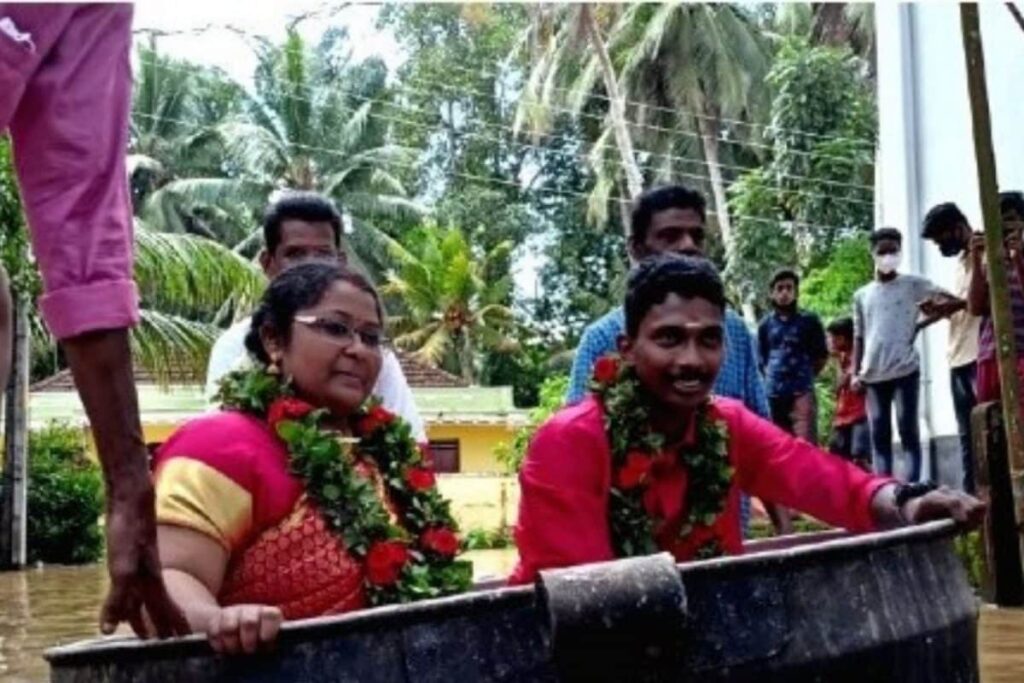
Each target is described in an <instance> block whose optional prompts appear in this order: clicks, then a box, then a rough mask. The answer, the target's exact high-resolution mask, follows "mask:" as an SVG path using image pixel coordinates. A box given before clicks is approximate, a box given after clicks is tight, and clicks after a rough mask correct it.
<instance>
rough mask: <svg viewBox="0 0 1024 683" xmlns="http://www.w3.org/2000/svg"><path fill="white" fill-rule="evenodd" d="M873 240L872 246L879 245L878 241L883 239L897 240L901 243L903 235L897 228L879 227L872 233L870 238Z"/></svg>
mask: <svg viewBox="0 0 1024 683" xmlns="http://www.w3.org/2000/svg"><path fill="white" fill-rule="evenodd" d="M868 240H869V241H870V242H871V248H872V249H873V248H875V247H877V246H878V243H879V242H881V241H882V240H896V241H897V242H899V243H900V244H901V245H902V244H903V235H901V234H900V231H899V230H897V229H896V228H879V229H878V230H875V231H874V232H873V233H871V237H869V238H868Z"/></svg>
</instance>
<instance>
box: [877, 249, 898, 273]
mask: <svg viewBox="0 0 1024 683" xmlns="http://www.w3.org/2000/svg"><path fill="white" fill-rule="evenodd" d="M902 257H903V255H902V254H901V253H900V252H898V251H897V252H896V253H895V254H880V255H876V256H875V269H876V270H878V272H879V273H881V274H882V275H889V274H891V273H894V272H896V269H897V268H899V267H900V259H901V258H902Z"/></svg>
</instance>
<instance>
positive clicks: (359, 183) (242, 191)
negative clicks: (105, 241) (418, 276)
mask: <svg viewBox="0 0 1024 683" xmlns="http://www.w3.org/2000/svg"><path fill="white" fill-rule="evenodd" d="M340 38H341V36H340V35H339V34H337V33H334V32H328V34H325V37H324V39H323V40H322V41H321V43H320V44H319V45H318V46H317V47H316V49H314V50H309V49H308V46H307V45H306V44H305V43H304V42H303V40H302V38H301V36H300V35H299V33H298V31H297V30H296V28H295V26H294V25H293V26H291V27H290V28H289V29H288V33H287V38H286V40H285V42H284V44H283V45H275V44H273V43H270V42H268V41H265V40H255V42H254V49H255V50H256V53H257V57H258V65H257V68H256V78H255V92H254V93H252V94H246V95H245V103H244V111H242V112H241V113H239V114H237V115H235V116H233V117H231V118H229V119H228V120H227V121H225V122H223V123H221V124H219V125H216V126H214V127H213V128H212V132H213V133H214V134H215V135H216V137H217V139H218V140H219V141H220V143H221V144H223V145H224V149H225V151H226V157H227V158H228V159H230V160H231V163H232V164H233V168H231V169H229V172H225V173H222V174H218V175H215V176H207V177H198V178H197V177H192V178H182V179H179V180H173V181H171V182H169V183H167V184H166V185H165V186H164V187H162V188H161V189H160V190H158V191H157V192H155V193H154V194H153V195H152V196H151V197H150V199H149V201H148V203H147V206H148V207H149V208H151V209H153V213H154V214H155V215H159V214H160V213H161V212H160V211H157V210H156V209H157V207H160V206H162V205H163V206H172V207H182V206H185V207H196V206H201V207H215V208H218V209H220V210H222V211H230V210H231V208H230V207H245V208H246V209H247V210H248V211H249V213H250V215H251V216H254V215H255V214H256V213H257V212H258V211H259V209H261V208H262V207H263V205H265V203H266V201H267V199H268V197H270V196H271V195H272V193H273V192H275V191H277V190H281V189H300V190H315V191H318V192H322V193H323V194H325V195H327V196H329V197H331V198H332V199H334V200H335V201H337V202H338V203H339V204H340V205H341V206H342V207H344V208H345V210H346V211H347V212H348V213H349V214H350V216H351V218H352V223H353V226H352V227H353V228H354V235H353V241H354V242H355V245H354V246H355V247H356V249H357V251H358V252H359V253H360V255H363V256H366V255H372V254H373V253H374V252H375V251H376V252H379V251H380V250H379V249H375V248H368V247H369V246H370V245H373V246H374V247H377V246H380V240H379V238H380V236H381V235H380V233H379V231H378V230H377V229H376V226H375V221H377V220H379V219H381V218H382V217H394V216H397V215H409V214H412V215H416V216H418V215H420V214H421V213H422V209H421V208H420V207H419V206H418V205H417V204H416V203H414V202H412V201H411V200H409V199H408V198H407V193H406V190H405V188H404V187H403V185H402V183H401V182H400V181H399V180H398V177H397V175H396V174H393V173H392V172H391V170H390V169H391V168H392V167H393V166H394V165H399V166H409V165H411V164H413V162H414V159H415V153H414V152H413V151H412V150H409V149H405V148H403V147H400V146H397V145H393V144H389V142H388V126H387V123H386V122H385V121H384V120H383V119H381V118H380V116H379V114H378V109H379V108H380V106H381V103H380V99H379V98H381V97H383V96H385V95H386V90H385V83H384V79H385V75H386V69H385V68H384V66H383V64H382V63H380V62H379V61H376V60H370V61H368V62H364V63H362V64H358V65H352V64H350V63H349V62H348V59H347V57H346V56H345V55H344V54H341V53H340V52H339V47H338V46H339V42H340ZM340 83H344V84H345V87H342V86H341V85H339V84H340ZM353 84H354V87H353ZM158 226H159V227H164V224H163V223H158ZM360 247H363V248H362V249H360Z"/></svg>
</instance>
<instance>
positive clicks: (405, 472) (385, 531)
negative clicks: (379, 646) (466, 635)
mask: <svg viewBox="0 0 1024 683" xmlns="http://www.w3.org/2000/svg"><path fill="white" fill-rule="evenodd" d="M220 400H221V405H222V407H223V408H225V409H229V410H238V411H241V412H244V413H246V414H249V415H252V416H255V417H258V418H260V419H261V420H264V421H265V422H266V423H267V425H268V427H270V428H271V429H273V431H274V432H275V433H276V434H277V436H278V438H280V439H281V441H282V442H283V443H284V445H285V446H286V447H287V449H288V456H289V459H290V461H291V462H290V465H291V471H292V473H293V474H294V475H295V476H296V477H298V478H299V479H300V480H301V481H302V484H303V486H304V488H305V490H306V493H307V494H308V495H309V497H310V499H311V500H312V501H313V502H314V503H315V504H316V506H317V507H318V508H319V512H320V514H321V515H322V516H323V517H324V522H325V524H327V525H329V526H330V527H331V528H332V531H334V532H335V534H336V535H337V537H338V538H339V540H341V541H342V542H343V543H344V544H345V545H346V546H348V547H349V548H351V549H352V550H351V552H352V554H353V556H354V557H355V558H356V559H358V560H360V562H361V563H362V564H363V567H364V575H363V583H364V587H365V589H366V595H367V598H368V601H369V603H370V604H371V605H381V604H388V603H394V602H410V601H414V600H419V599H423V598H424V597H427V596H425V595H424V594H423V592H422V590H421V589H420V587H419V586H420V584H421V582H423V581H427V582H428V583H429V584H430V585H431V586H432V587H433V588H434V589H435V591H436V592H432V594H435V595H452V594H454V593H459V592H462V591H464V590H467V589H468V588H469V586H470V584H471V582H472V566H471V565H470V563H469V562H467V561H464V560H463V561H460V560H456V559H455V555H456V554H457V552H458V549H459V547H460V544H459V540H458V536H456V530H457V525H456V523H455V520H454V519H453V518H452V516H451V512H450V511H449V510H448V508H447V506H446V505H436V506H435V505H428V506H427V508H428V509H422V510H412V506H409V509H399V510H392V509H391V508H390V506H389V500H388V498H391V499H392V500H394V499H395V498H396V497H397V498H398V499H401V500H406V499H411V501H413V502H415V500H416V498H417V496H418V497H421V498H423V497H429V498H430V501H431V502H438V501H441V500H443V499H442V498H441V497H440V494H439V493H438V492H437V491H436V489H434V488H433V487H434V486H435V478H434V473H433V471H432V470H431V469H429V468H428V467H427V466H426V465H427V463H428V459H429V456H428V455H427V454H426V453H425V452H424V450H423V448H422V447H421V445H420V444H417V443H416V442H415V440H414V439H413V438H412V435H411V433H410V430H409V426H408V424H406V423H405V422H404V421H403V420H402V419H401V418H400V417H398V416H396V415H394V414H392V413H391V412H389V411H388V410H386V409H384V408H382V407H380V406H379V405H374V403H372V402H371V403H369V404H368V405H366V406H365V407H364V408H362V409H360V411H359V412H358V413H356V415H354V416H353V417H354V418H355V425H354V426H355V430H354V431H355V432H356V434H355V436H357V437H358V444H357V445H355V446H354V451H355V454H356V456H357V457H356V458H355V459H352V458H344V457H333V456H334V455H337V454H338V452H339V450H342V448H343V447H342V446H341V444H339V442H338V434H337V432H336V431H335V430H333V429H331V428H330V426H328V425H327V424H325V423H326V422H327V411H325V410H318V409H317V408H316V407H315V406H312V405H310V404H308V403H306V402H304V401H301V400H299V399H296V398H294V397H290V396H288V395H287V386H286V385H285V384H284V383H282V382H281V380H280V378H279V377H276V376H271V375H269V374H268V373H267V371H266V369H265V368H259V367H256V368H252V369H247V370H240V371H236V372H235V373H232V374H230V375H229V376H228V377H227V378H226V379H225V382H224V384H223V385H222V389H221V393H220ZM293 420H302V422H303V425H304V429H301V430H282V429H280V425H281V424H283V423H287V422H289V421H293ZM342 452H344V451H343V450H342ZM357 463H358V464H357ZM362 463H372V464H374V465H376V466H377V467H378V468H379V469H380V470H381V475H382V476H381V479H382V481H381V483H382V484H383V489H384V490H383V492H381V491H370V490H368V489H367V487H365V486H363V487H361V488H360V491H361V493H359V495H354V496H349V495H340V492H341V491H342V490H349V489H350V488H352V485H353V484H355V483H356V482H357V481H360V480H362V479H363V474H362V473H361V472H360V470H361V465H362ZM413 530H418V534H416V533H413ZM424 530H432V533H429V534H428V535H427V537H426V539H424V538H423V535H422V533H423V531H424ZM410 534H412V535H413V536H414V538H413V539H412V540H409V541H403V540H397V539H405V538H407V537H408V536H409V535H410ZM412 545H415V547H416V548H417V549H419V550H420V551H422V552H412V549H411V546H412ZM407 567H408V568H411V569H412V570H410V571H406V568H407Z"/></svg>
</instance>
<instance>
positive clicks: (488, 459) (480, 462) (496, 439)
mask: <svg viewBox="0 0 1024 683" xmlns="http://www.w3.org/2000/svg"><path fill="white" fill-rule="evenodd" d="M514 434H515V428H514V427H509V426H507V425H473V424H469V425H431V424H428V425H427V438H428V439H430V440H431V441H449V440H458V442H459V472H460V473H463V474H466V473H482V472H504V471H505V468H504V467H502V466H501V464H500V463H499V462H498V460H497V458H495V457H494V449H495V447H496V446H497V445H498V444H499V443H501V442H503V441H511V440H512V437H513V435H514Z"/></svg>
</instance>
